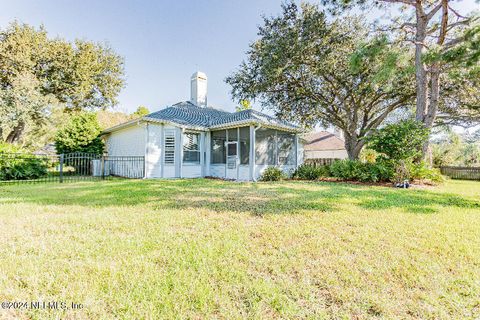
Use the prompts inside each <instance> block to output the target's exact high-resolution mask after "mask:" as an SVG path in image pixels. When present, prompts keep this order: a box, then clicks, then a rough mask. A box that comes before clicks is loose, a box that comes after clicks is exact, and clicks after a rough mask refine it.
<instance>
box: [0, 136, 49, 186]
mask: <svg viewBox="0 0 480 320" xmlns="http://www.w3.org/2000/svg"><path fill="white" fill-rule="evenodd" d="M47 169H48V161H47V159H45V158H43V157H36V156H32V155H28V154H26V153H25V151H24V150H22V149H21V148H18V147H16V146H14V145H10V144H0V180H30V179H37V178H40V177H42V176H45V175H46V174H47V172H48V171H47Z"/></svg>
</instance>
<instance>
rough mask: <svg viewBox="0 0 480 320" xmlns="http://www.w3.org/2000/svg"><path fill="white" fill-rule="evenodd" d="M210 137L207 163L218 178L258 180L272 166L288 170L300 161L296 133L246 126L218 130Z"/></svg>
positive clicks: (210, 173)
mask: <svg viewBox="0 0 480 320" xmlns="http://www.w3.org/2000/svg"><path fill="white" fill-rule="evenodd" d="M209 136H210V138H209V141H208V142H207V143H208V144H209V145H210V148H209V149H210V154H209V155H208V156H207V157H208V158H209V159H207V165H209V170H208V171H209V175H211V176H214V177H220V178H226V179H235V180H237V179H238V180H256V179H257V178H258V177H259V176H260V174H261V172H262V171H263V170H264V169H265V168H266V167H268V166H278V167H280V168H282V169H283V170H285V171H287V170H289V169H291V168H295V167H296V165H297V163H298V157H297V155H298V139H297V135H296V134H295V133H292V132H287V131H282V130H278V129H271V128H264V127H257V128H255V127H253V126H245V127H237V128H229V129H222V130H214V131H211V132H210V133H209ZM207 150H208V149H207Z"/></svg>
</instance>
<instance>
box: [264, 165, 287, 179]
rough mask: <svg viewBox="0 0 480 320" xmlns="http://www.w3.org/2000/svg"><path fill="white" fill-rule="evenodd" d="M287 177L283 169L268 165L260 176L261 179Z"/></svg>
mask: <svg viewBox="0 0 480 320" xmlns="http://www.w3.org/2000/svg"><path fill="white" fill-rule="evenodd" d="M284 177H285V174H284V173H283V171H282V170H280V169H279V168H277V167H268V168H267V169H265V171H263V173H262V175H261V176H260V180H261V181H280V180H282V179H283V178H284Z"/></svg>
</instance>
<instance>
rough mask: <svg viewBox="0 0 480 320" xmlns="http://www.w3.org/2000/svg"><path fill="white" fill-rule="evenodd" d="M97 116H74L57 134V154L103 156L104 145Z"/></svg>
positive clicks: (92, 114) (85, 114)
mask: <svg viewBox="0 0 480 320" xmlns="http://www.w3.org/2000/svg"><path fill="white" fill-rule="evenodd" d="M100 132H101V129H100V125H99V124H98V120H97V115H96V114H94V113H90V112H81V113H78V114H76V115H74V116H73V117H72V118H71V119H70V122H69V123H67V125H66V126H65V127H63V128H62V129H60V130H59V131H58V132H57V135H56V137H55V148H56V149H57V153H71V152H86V153H95V154H102V153H103V148H104V144H103V141H102V140H101V139H100V137H99V134H100Z"/></svg>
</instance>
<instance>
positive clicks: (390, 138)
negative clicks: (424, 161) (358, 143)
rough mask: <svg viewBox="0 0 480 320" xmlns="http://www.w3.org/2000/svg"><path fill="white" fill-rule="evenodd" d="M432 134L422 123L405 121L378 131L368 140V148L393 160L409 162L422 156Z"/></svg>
mask: <svg viewBox="0 0 480 320" xmlns="http://www.w3.org/2000/svg"><path fill="white" fill-rule="evenodd" d="M429 134H430V131H429V129H427V128H426V127H425V126H424V125H423V124H422V123H419V122H417V121H415V120H403V121H400V122H398V123H394V124H389V125H387V126H385V127H383V128H381V129H379V130H377V131H376V132H375V133H374V134H373V135H372V136H371V137H370V138H368V140H367V141H368V143H369V144H368V147H369V148H370V149H372V150H375V151H376V152H378V153H381V154H383V155H385V156H386V157H387V158H388V159H391V160H409V159H413V158H416V157H418V156H419V155H420V150H421V147H422V145H423V143H424V142H425V141H427V139H428V136H429Z"/></svg>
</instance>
